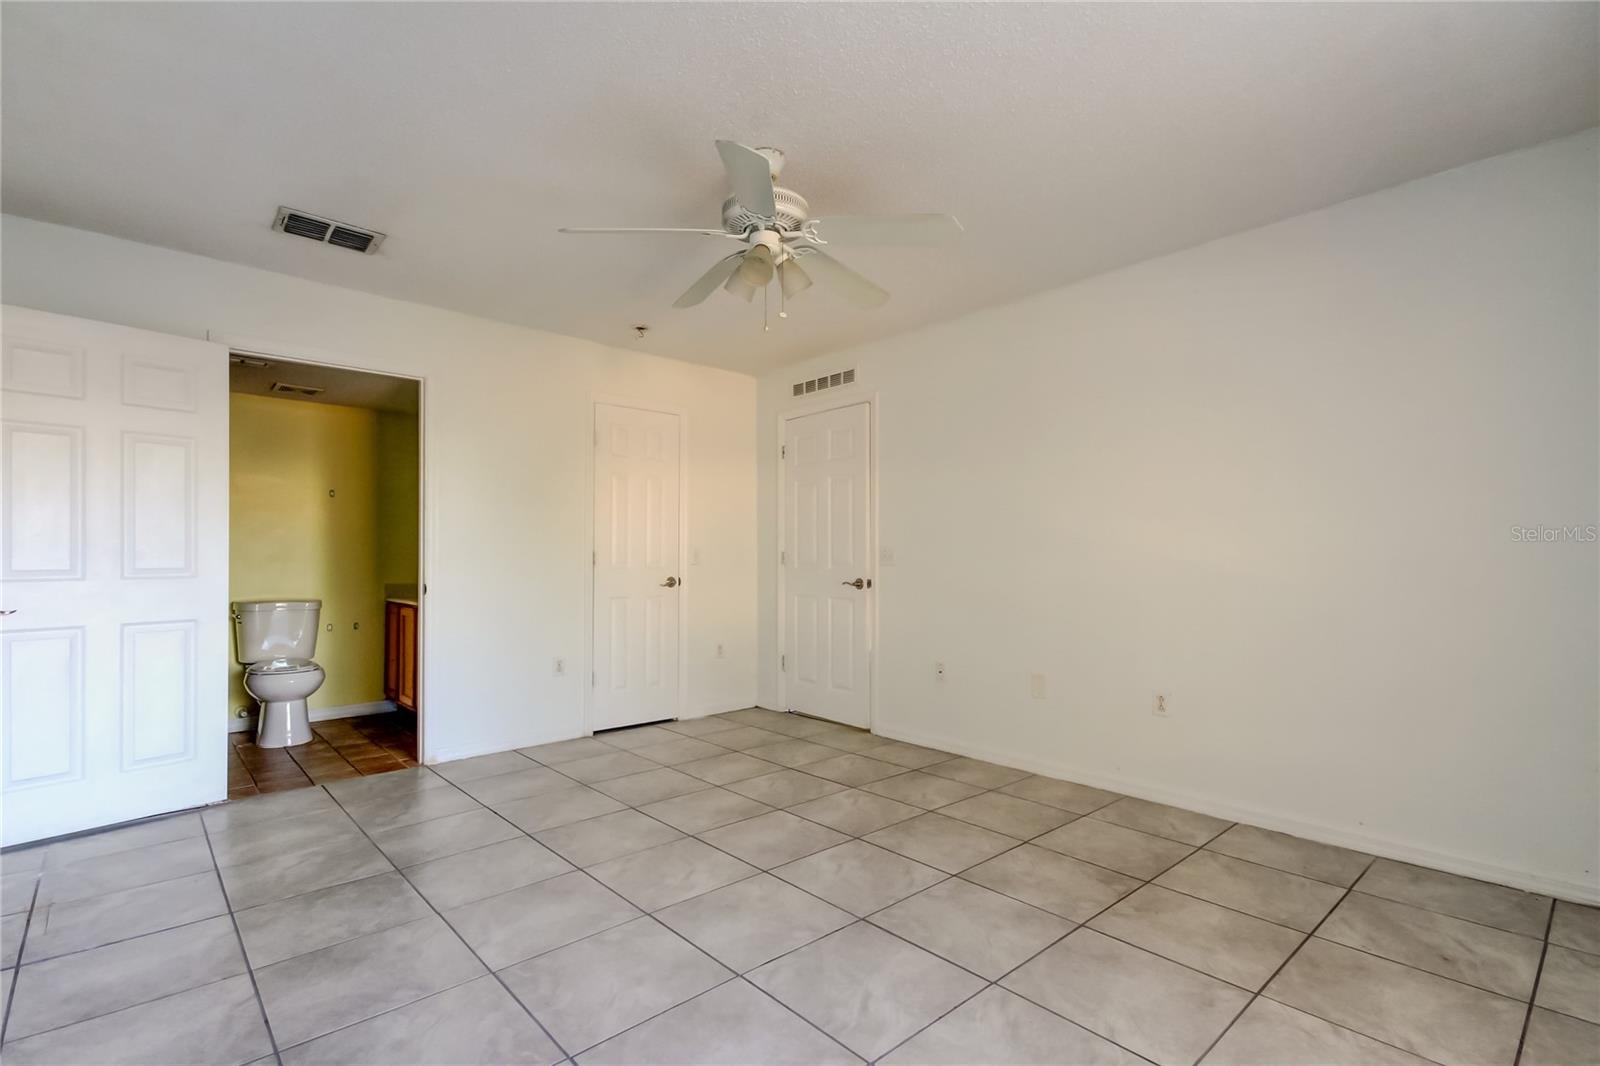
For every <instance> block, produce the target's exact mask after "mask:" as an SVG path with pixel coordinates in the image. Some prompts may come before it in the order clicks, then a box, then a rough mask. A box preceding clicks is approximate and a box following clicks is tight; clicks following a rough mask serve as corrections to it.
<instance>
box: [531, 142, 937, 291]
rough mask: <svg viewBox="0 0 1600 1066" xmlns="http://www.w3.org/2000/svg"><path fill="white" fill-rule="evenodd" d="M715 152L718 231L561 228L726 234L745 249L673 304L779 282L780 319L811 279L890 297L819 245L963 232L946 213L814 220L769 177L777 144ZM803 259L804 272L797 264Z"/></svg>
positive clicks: (884, 242)
mask: <svg viewBox="0 0 1600 1066" xmlns="http://www.w3.org/2000/svg"><path fill="white" fill-rule="evenodd" d="M716 143H717V154H718V155H719V156H721V157H722V166H723V169H724V170H725V171H726V172H727V176H728V187H729V188H730V189H731V190H732V192H733V195H732V196H730V197H729V198H728V199H727V200H726V201H724V202H723V205H722V229H720V230H714V229H694V228H683V227H639V228H634V227H628V226H606V227H564V228H562V230H561V232H562V233H590V234H595V233H599V234H643V233H656V234H660V233H675V234H680V235H696V236H704V237H720V238H730V239H733V240H737V241H740V242H742V243H743V244H744V245H745V248H744V249H743V250H742V251H738V252H735V253H733V254H732V255H730V256H726V257H724V258H723V259H720V260H718V261H717V262H716V263H714V264H713V265H712V267H711V269H710V270H707V271H706V272H705V273H704V274H702V275H701V276H700V278H699V280H698V281H696V282H695V283H694V284H693V285H691V286H689V288H688V290H687V291H685V292H684V294H683V295H682V296H680V297H678V299H677V300H676V301H674V302H673V305H672V306H674V307H679V308H687V307H694V306H696V305H697V304H700V303H703V302H704V301H705V299H706V298H707V297H708V296H710V295H711V294H712V292H714V291H715V290H716V289H717V288H718V287H721V288H723V289H726V290H727V291H728V292H730V293H732V294H733V295H735V296H741V297H743V298H744V300H745V302H747V303H749V302H753V301H754V300H755V295H756V293H757V292H762V293H765V292H766V291H767V288H768V286H769V285H771V284H772V280H773V278H774V277H776V278H777V280H778V289H779V299H780V301H781V302H780V310H779V312H778V317H779V318H787V317H789V316H788V310H787V301H788V300H789V299H790V298H791V297H794V296H798V295H800V294H801V293H803V292H805V291H806V290H807V289H809V288H811V286H812V285H813V284H815V283H820V284H821V285H822V286H823V287H824V288H827V289H832V290H833V291H834V292H835V293H837V294H838V295H839V296H840V297H842V298H843V299H844V300H845V301H846V302H847V303H849V304H851V305H853V306H855V307H858V308H862V309H868V310H870V309H872V308H876V307H882V306H883V305H884V304H885V303H886V302H887V301H888V299H889V293H888V291H887V290H885V289H882V288H879V287H878V286H877V285H874V284H873V283H872V282H870V281H868V280H867V279H866V278H864V277H862V276H861V275H860V274H857V273H856V272H855V271H853V270H851V269H850V268H849V267H847V266H845V265H844V264H843V263H841V262H839V261H838V260H837V259H835V258H833V256H831V255H829V254H828V253H827V252H824V251H823V250H822V249H823V246H825V245H826V246H829V247H831V246H834V245H851V244H855V245H880V246H889V247H896V246H898V247H926V246H930V245H938V244H943V243H945V242H946V241H948V240H951V239H952V238H954V237H955V236H957V235H958V234H960V233H961V223H959V222H957V221H956V220H955V218H954V217H953V216H951V215H938V214H920V215H839V216H835V217H831V218H830V217H824V218H812V217H811V216H810V211H811V209H810V205H809V204H807V203H806V199H805V197H803V196H801V195H800V194H799V193H797V192H795V191H794V190H792V189H785V188H783V187H781V186H779V185H776V184H775V183H774V182H775V180H776V179H777V177H778V175H779V173H780V172H781V171H782V170H783V164H784V158H785V157H784V154H783V152H782V151H781V150H779V149H777V148H747V147H745V146H744V145H742V144H736V143H734V142H733V141H718V142H716ZM802 263H804V264H805V268H809V269H805V268H802V266H801V264H802Z"/></svg>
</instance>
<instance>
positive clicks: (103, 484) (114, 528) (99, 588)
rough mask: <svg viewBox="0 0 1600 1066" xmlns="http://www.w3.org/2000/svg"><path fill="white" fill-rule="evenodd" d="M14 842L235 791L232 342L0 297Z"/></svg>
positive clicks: (9, 802) (5, 720)
mask: <svg viewBox="0 0 1600 1066" xmlns="http://www.w3.org/2000/svg"><path fill="white" fill-rule="evenodd" d="M0 335H3V336H0V345H3V347H0V609H3V610H4V611H5V614H4V616H3V617H0V802H3V810H0V827H3V837H4V842H5V843H6V844H17V843H22V842H24V841H29V840H37V839H39V838H42V837H49V836H56V835H58V834H61V833H69V832H73V831H76V830H80V829H88V828H92V827H95V826H99V825H107V824H110V823H113V822H121V821H126V820H128V819H132V818H139V817H143V816H145V815H150V814H157V813H160V812H163V811H171V810H178V809H181V808H184V807H193V806H197V805H199V804H203V803H209V802H213V801H216V800H220V799H222V798H223V797H224V796H225V794H226V790H227V763H226V757H227V746H226V745H227V737H226V732H227V720H226V707H227V670H228V657H229V654H230V649H229V633H228V621H227V620H228V569H227V568H228V529H227V522H228V353H227V349H225V348H223V347H221V346H220V345H215V344H209V343H205V342H202V341H195V340H188V339H184V338H179V337H169V336H164V335H162V334H157V333H147V332H144V331H142V330H134V329H127V328H124V327H120V326H111V325H105V324H102V323H97V322H88V321H84V320H81V319H74V318H68V317H65V316H61V315H51V314H45V313H42V312H38V311H31V310H26V309H22V308H14V307H6V308H4V309H0Z"/></svg>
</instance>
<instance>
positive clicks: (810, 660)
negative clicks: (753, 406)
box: [780, 403, 874, 729]
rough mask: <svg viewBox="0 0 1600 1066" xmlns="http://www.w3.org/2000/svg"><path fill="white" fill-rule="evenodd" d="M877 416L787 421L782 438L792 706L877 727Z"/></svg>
mask: <svg viewBox="0 0 1600 1066" xmlns="http://www.w3.org/2000/svg"><path fill="white" fill-rule="evenodd" d="M871 432H872V409H871V408H870V407H869V406H868V405H867V404H864V403H858V404H851V405H850V406H848V407H839V408H835V409H834V410H830V411H818V412H817V413H815V414H809V415H803V416H799V417H796V418H790V419H787V420H786V421H785V422H784V430H783V487H782V493H783V503H782V506H783V522H782V543H781V549H782V553H783V554H782V556H781V560H782V568H783V570H782V576H783V596H782V604H783V608H782V609H783V652H782V654H783V660H782V663H781V666H780V669H781V673H782V676H783V702H784V705H785V706H786V707H788V708H789V709H790V710H793V711H799V712H801V713H803V714H809V715H814V716H816V717H818V718H828V719H831V720H832V721H835V722H843V723H845V724H846V725H853V726H858V727H860V728H863V729H865V728H867V727H868V726H869V725H870V724H871V722H872V659H871V653H872V629H871V609H872V600H873V589H872V575H873V572H874V571H873V566H872V555H873V546H872V541H873V536H872V534H873V524H872V484H871V476H872V439H871Z"/></svg>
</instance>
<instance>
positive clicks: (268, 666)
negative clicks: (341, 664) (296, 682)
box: [244, 659, 322, 674]
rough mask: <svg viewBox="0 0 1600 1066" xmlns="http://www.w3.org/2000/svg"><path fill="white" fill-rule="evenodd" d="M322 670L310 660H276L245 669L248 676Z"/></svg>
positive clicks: (251, 665)
mask: <svg viewBox="0 0 1600 1066" xmlns="http://www.w3.org/2000/svg"><path fill="white" fill-rule="evenodd" d="M320 669H322V668H321V667H320V666H318V665H317V664H316V663H314V662H312V661H311V660H310V659H274V660H273V661H271V662H268V663H251V664H250V665H249V666H247V667H245V668H244V672H245V673H247V674H307V673H310V672H311V671H312V670H320Z"/></svg>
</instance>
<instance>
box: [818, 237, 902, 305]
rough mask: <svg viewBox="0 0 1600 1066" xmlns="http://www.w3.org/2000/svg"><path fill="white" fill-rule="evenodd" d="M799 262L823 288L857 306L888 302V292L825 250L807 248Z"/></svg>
mask: <svg viewBox="0 0 1600 1066" xmlns="http://www.w3.org/2000/svg"><path fill="white" fill-rule="evenodd" d="M797 254H798V252H797ZM800 262H801V263H802V264H803V265H804V266H805V268H806V273H808V274H810V275H811V277H812V278H813V279H814V280H815V281H817V282H820V283H821V284H822V286H823V287H824V288H828V289H832V290H833V291H834V292H837V293H838V294H839V295H840V296H842V297H844V299H845V300H847V301H849V302H850V303H852V304H854V305H855V306H857V307H862V308H869V309H870V308H875V307H882V306H883V305H884V304H886V303H888V302H889V294H888V292H886V291H885V290H883V289H880V288H878V286H876V285H874V284H873V283H872V282H870V281H868V280H867V279H866V278H864V277H862V276H861V275H860V274H857V273H856V272H855V271H854V270H851V269H850V268H849V267H847V266H845V265H844V264H843V263H841V262H839V260H837V259H835V258H834V257H833V256H831V255H829V254H828V253H827V252H824V251H819V250H818V249H816V248H811V249H808V250H806V251H805V254H804V255H802V256H800Z"/></svg>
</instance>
